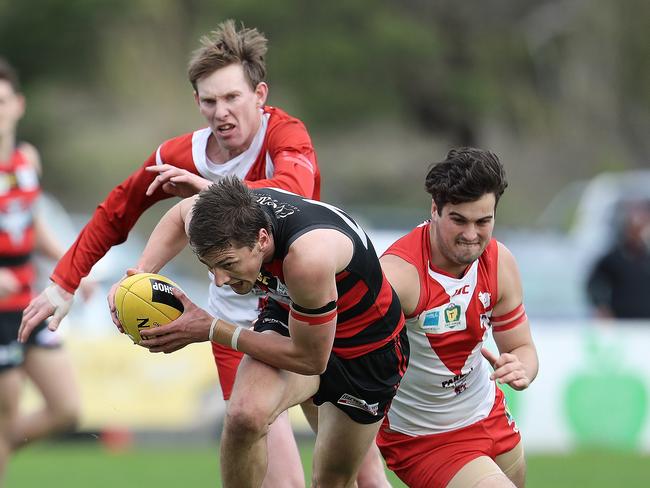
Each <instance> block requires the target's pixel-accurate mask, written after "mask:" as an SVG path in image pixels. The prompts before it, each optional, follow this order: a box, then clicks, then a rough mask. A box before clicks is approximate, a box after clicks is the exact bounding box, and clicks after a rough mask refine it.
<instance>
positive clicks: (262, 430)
mask: <svg viewBox="0 0 650 488" xmlns="http://www.w3.org/2000/svg"><path fill="white" fill-rule="evenodd" d="M268 426H269V420H268V416H267V415H266V412H264V411H263V410H262V409H260V408H257V407H256V406H255V405H254V404H251V405H237V404H232V403H231V404H230V405H229V406H228V410H227V411H226V418H225V423H224V432H225V433H227V434H228V435H229V436H230V437H231V438H233V437H234V438H247V437H261V436H262V435H265V434H266V432H267V430H268Z"/></svg>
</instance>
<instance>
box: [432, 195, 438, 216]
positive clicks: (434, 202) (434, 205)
mask: <svg viewBox="0 0 650 488" xmlns="http://www.w3.org/2000/svg"><path fill="white" fill-rule="evenodd" d="M437 213H438V207H437V206H436V201H435V200H433V199H431V217H432V218H433V217H435V215H436V214H437Z"/></svg>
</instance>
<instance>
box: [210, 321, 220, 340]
mask: <svg viewBox="0 0 650 488" xmlns="http://www.w3.org/2000/svg"><path fill="white" fill-rule="evenodd" d="M218 320H219V317H215V318H213V319H212V323H211V324H210V333H209V334H208V339H210V342H212V338H213V337H214V329H216V328H217V321H218Z"/></svg>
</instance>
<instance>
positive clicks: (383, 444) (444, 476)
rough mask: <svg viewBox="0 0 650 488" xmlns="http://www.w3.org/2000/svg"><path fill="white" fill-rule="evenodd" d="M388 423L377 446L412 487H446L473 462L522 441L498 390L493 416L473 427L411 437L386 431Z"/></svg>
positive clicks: (392, 467)
mask: <svg viewBox="0 0 650 488" xmlns="http://www.w3.org/2000/svg"><path fill="white" fill-rule="evenodd" d="M387 426H388V425H387V420H386V419H384V424H383V425H382V427H381V429H379V433H378V434H377V445H378V446H379V449H380V451H381V453H382V455H383V456H384V458H385V459H386V464H387V466H388V467H389V468H390V469H391V470H392V471H394V472H395V474H396V475H397V476H399V478H400V479H401V480H402V481H403V482H404V483H406V484H407V485H408V486H410V487H412V488H424V487H427V488H430V487H434V488H437V487H440V488H444V487H445V486H447V484H448V483H449V482H450V481H451V479H452V478H453V477H454V475H455V474H456V473H457V472H458V471H459V470H460V469H461V468H462V467H463V466H465V465H466V464H467V463H469V462H470V461H472V460H474V459H476V458H478V457H481V456H488V457H490V458H492V459H494V458H496V457H497V456H499V455H500V454H503V453H506V452H508V451H510V450H512V449H513V448H514V447H515V446H516V445H517V444H518V443H519V442H520V441H521V436H520V434H519V430H518V429H517V426H516V424H515V422H514V420H513V419H512V416H511V415H510V413H509V412H507V411H506V405H505V397H504V396H503V393H502V392H501V390H500V389H499V388H498V387H497V388H496V398H495V401H494V407H492V411H491V412H490V414H489V415H488V416H487V417H486V418H484V419H483V420H480V421H478V422H476V423H474V424H472V425H468V426H467V427H463V428H461V429H457V430H452V431H450V432H445V433H442V434H431V435H423V436H417V437H411V436H408V435H405V434H401V433H399V432H391V431H388V432H387V431H386V427H387Z"/></svg>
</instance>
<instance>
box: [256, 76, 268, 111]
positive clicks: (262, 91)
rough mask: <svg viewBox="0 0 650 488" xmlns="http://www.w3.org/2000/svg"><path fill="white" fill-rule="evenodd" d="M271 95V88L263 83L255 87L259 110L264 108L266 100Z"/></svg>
mask: <svg viewBox="0 0 650 488" xmlns="http://www.w3.org/2000/svg"><path fill="white" fill-rule="evenodd" d="M268 95H269V86H268V85H267V84H266V83H264V82H263V81H261V82H260V83H258V84H257V86H256V87H255V97H256V98H257V108H262V107H263V106H264V104H265V103H266V98H267V97H268Z"/></svg>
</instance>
